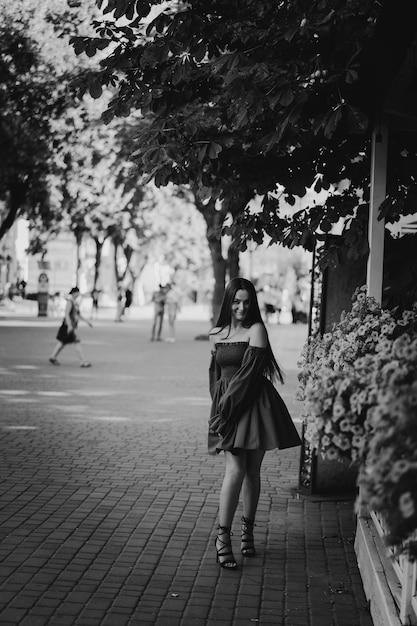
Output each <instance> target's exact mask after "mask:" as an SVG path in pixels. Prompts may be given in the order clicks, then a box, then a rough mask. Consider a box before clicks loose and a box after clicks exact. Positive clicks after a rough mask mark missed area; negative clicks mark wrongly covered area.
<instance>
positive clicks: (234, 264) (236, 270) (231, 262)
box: [227, 244, 240, 280]
mask: <svg viewBox="0 0 417 626" xmlns="http://www.w3.org/2000/svg"><path fill="white" fill-rule="evenodd" d="M227 266H228V270H229V280H231V279H232V278H237V277H238V276H239V275H240V267H239V250H238V249H237V248H235V246H234V245H233V244H232V245H231V246H229V250H228V251H227Z"/></svg>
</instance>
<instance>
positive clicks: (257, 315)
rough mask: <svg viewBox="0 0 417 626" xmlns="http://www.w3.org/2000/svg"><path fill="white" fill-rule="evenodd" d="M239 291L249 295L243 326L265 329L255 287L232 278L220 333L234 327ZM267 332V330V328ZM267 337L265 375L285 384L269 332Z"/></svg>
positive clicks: (222, 314) (223, 306) (219, 326)
mask: <svg viewBox="0 0 417 626" xmlns="http://www.w3.org/2000/svg"><path fill="white" fill-rule="evenodd" d="M239 289H244V290H245V291H247V292H248V294H249V308H248V310H247V313H246V317H245V320H244V322H242V326H243V327H244V328H250V327H251V326H252V325H253V324H255V323H256V322H259V323H260V324H262V326H263V327H264V328H265V324H264V321H263V319H262V315H261V311H260V309H259V304H258V297H257V295H256V291H255V287H254V286H253V284H252V283H251V282H250V280H247V279H246V278H232V280H231V281H230V282H229V283H228V284H227V285H226V289H225V292H224V296H223V301H222V305H221V308H220V313H219V317H218V320H217V323H216V327H218V328H219V331H218V332H220V331H222V330H223V329H224V328H227V327H228V328H229V333H230V330H231V327H232V303H233V300H234V299H235V296H236V292H237V291H239ZM265 331H266V328H265ZM266 336H267V338H268V339H267V341H268V342H267V347H266V363H265V370H264V373H265V375H266V376H267V377H268V378H270V379H271V380H274V379H276V378H278V379H279V380H280V382H281V383H283V382H284V377H283V374H282V371H281V368H280V367H279V365H278V363H277V361H276V359H275V357H274V353H273V352H272V348H271V344H270V343H269V337H268V332H266Z"/></svg>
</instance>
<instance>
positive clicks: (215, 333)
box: [209, 326, 221, 350]
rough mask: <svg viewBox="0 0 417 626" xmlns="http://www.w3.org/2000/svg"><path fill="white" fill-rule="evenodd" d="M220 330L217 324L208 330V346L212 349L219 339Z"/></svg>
mask: <svg viewBox="0 0 417 626" xmlns="http://www.w3.org/2000/svg"><path fill="white" fill-rule="evenodd" d="M220 331H221V328H220V327H218V326H215V327H214V328H212V329H211V331H210V332H209V340H210V346H211V349H212V350H213V349H214V348H215V344H216V341H217V340H218V339H219V333H220Z"/></svg>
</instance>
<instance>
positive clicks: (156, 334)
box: [151, 285, 169, 341]
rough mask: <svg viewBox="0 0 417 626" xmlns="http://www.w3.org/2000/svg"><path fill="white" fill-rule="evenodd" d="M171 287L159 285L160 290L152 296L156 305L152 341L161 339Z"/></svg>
mask: <svg viewBox="0 0 417 626" xmlns="http://www.w3.org/2000/svg"><path fill="white" fill-rule="evenodd" d="M168 289H169V287H168V286H167V285H165V286H163V285H159V289H158V291H155V292H154V294H153V296H152V302H153V305H154V315H153V323H152V335H151V341H155V340H156V341H161V332H162V324H163V322H164V313H165V299H166V294H167V291H168Z"/></svg>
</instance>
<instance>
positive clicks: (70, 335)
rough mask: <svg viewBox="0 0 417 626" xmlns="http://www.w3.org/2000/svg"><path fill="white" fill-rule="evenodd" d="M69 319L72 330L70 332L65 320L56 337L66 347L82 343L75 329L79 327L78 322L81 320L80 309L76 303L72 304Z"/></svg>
mask: <svg viewBox="0 0 417 626" xmlns="http://www.w3.org/2000/svg"><path fill="white" fill-rule="evenodd" d="M69 317H70V320H71V324H72V330H71V331H68V326H67V322H66V321H65V319H64V321H63V322H62V324H61V326H60V327H59V330H58V334H57V336H56V338H57V339H58V341H60V342H61V343H63V344H64V346H66V345H68V344H69V343H80V339H79V337H78V335H77V334H76V332H75V329H76V328H77V326H78V320H79V318H80V309H79V307H78V305H77V304H76V303H75V302H74V301H72V302H71V310H70V312H69Z"/></svg>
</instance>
